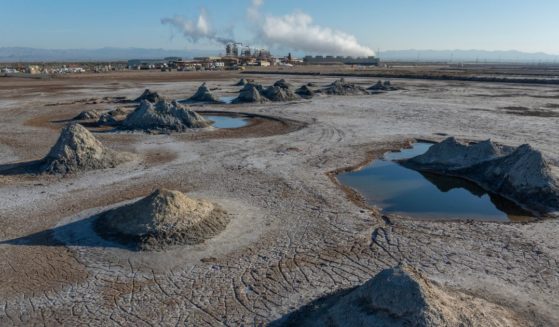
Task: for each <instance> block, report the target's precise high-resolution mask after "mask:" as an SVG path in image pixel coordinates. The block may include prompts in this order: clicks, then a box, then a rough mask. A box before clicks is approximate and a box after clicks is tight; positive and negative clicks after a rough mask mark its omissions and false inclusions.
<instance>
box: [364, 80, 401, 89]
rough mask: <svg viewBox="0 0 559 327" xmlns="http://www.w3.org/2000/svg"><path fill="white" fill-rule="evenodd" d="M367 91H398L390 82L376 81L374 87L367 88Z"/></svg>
mask: <svg viewBox="0 0 559 327" xmlns="http://www.w3.org/2000/svg"><path fill="white" fill-rule="evenodd" d="M367 90H371V91H396V90H398V88H397V87H394V86H392V83H390V81H384V82H382V81H380V80H379V81H378V82H376V84H375V85H373V86H371V87H369V88H368V89H367Z"/></svg>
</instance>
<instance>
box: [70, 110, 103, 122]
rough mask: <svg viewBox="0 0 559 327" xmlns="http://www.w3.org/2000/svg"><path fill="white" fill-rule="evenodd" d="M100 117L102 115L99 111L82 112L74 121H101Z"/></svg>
mask: <svg viewBox="0 0 559 327" xmlns="http://www.w3.org/2000/svg"><path fill="white" fill-rule="evenodd" d="M100 116H101V113H100V112H99V111H97V110H86V111H82V112H80V113H79V114H78V115H77V116H76V117H74V118H73V120H93V119H99V117H100Z"/></svg>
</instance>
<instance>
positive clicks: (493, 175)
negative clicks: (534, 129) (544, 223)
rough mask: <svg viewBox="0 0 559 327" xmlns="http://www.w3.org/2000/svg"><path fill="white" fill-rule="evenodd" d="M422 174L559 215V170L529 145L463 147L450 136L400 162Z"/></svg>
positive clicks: (542, 212) (482, 143) (485, 144)
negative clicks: (441, 176)
mask: <svg viewBox="0 0 559 327" xmlns="http://www.w3.org/2000/svg"><path fill="white" fill-rule="evenodd" d="M401 163H402V164H403V165H404V166H407V167H409V168H413V169H416V170H419V171H427V172H435V173H438V174H444V175H451V176H458V177H462V178H465V179H468V180H470V181H472V182H474V183H476V184H478V185H479V186H481V187H482V188H484V189H485V190H487V191H490V192H493V193H496V194H499V195H501V196H503V197H505V198H508V199H510V200H512V201H514V202H516V203H517V204H519V205H521V206H523V207H525V208H527V209H530V210H532V211H535V212H537V213H540V214H543V215H550V216H559V168H558V167H557V166H554V165H553V164H552V161H551V160H549V159H548V158H546V157H545V156H544V155H543V154H542V153H541V152H540V151H538V150H536V149H534V148H532V147H531V146H530V145H528V144H524V145H521V146H519V147H516V148H515V147H510V146H503V145H497V144H495V143H493V142H491V141H490V140H487V141H483V142H478V143H475V144H464V143H460V142H458V141H457V140H456V139H455V138H453V137H449V138H447V139H445V140H444V141H442V142H440V143H437V144H435V145H433V146H432V147H431V148H429V150H428V151H427V152H426V153H424V154H422V155H419V156H417V157H414V158H410V159H407V160H403V161H401Z"/></svg>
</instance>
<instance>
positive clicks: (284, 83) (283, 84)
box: [274, 78, 293, 90]
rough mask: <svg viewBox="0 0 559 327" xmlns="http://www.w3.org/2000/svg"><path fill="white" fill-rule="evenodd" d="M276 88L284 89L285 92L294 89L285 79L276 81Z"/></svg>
mask: <svg viewBox="0 0 559 327" xmlns="http://www.w3.org/2000/svg"><path fill="white" fill-rule="evenodd" d="M274 86H278V87H281V88H282V89H285V90H287V89H293V84H291V83H287V81H286V80H285V79H283V78H282V79H280V80H278V81H276V82H275V83H274Z"/></svg>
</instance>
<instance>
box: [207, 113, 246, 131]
mask: <svg viewBox="0 0 559 327" xmlns="http://www.w3.org/2000/svg"><path fill="white" fill-rule="evenodd" d="M204 118H206V119H209V120H211V121H213V124H212V126H213V127H216V128H239V127H243V126H246V125H247V124H248V121H249V119H248V118H244V117H231V116H218V115H204Z"/></svg>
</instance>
